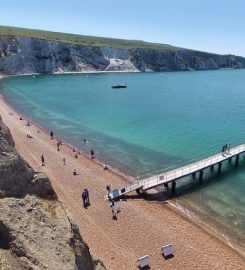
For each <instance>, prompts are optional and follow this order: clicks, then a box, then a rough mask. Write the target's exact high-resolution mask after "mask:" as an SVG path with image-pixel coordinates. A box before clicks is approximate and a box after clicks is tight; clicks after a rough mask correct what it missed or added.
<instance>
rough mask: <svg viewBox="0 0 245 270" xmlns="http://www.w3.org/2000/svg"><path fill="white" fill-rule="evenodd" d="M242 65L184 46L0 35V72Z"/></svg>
mask: <svg viewBox="0 0 245 270" xmlns="http://www.w3.org/2000/svg"><path fill="white" fill-rule="evenodd" d="M219 68H245V58H243V57H236V56H232V55H218V54H211V53H205V52H199V51H193V50H187V49H175V50H168V49H142V48H135V49H122V48H111V47H96V46H84V45H76V44H70V43H61V42H56V41H50V40H43V39H38V38H31V37H23V36H4V35H3V36H0V74H1V73H2V74H24V73H26V74H28V73H54V72H66V71H67V72H68V71H69V72H72V71H106V70H109V71H178V70H206V69H219Z"/></svg>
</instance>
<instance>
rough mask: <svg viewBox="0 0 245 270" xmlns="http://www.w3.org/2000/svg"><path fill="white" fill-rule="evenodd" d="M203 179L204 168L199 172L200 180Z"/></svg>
mask: <svg viewBox="0 0 245 270" xmlns="http://www.w3.org/2000/svg"><path fill="white" fill-rule="evenodd" d="M202 179H203V170H201V171H200V173H199V182H200V183H201V182H202Z"/></svg>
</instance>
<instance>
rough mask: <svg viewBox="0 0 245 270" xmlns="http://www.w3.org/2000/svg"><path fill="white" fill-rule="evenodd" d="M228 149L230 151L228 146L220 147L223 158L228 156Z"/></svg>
mask: <svg viewBox="0 0 245 270" xmlns="http://www.w3.org/2000/svg"><path fill="white" fill-rule="evenodd" d="M230 149H231V145H230V144H225V145H223V146H222V149H221V153H222V155H223V156H225V155H230Z"/></svg>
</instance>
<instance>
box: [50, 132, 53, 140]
mask: <svg viewBox="0 0 245 270" xmlns="http://www.w3.org/2000/svg"><path fill="white" fill-rule="evenodd" d="M50 138H51V140H53V138H54V133H53V131H52V130H51V131H50Z"/></svg>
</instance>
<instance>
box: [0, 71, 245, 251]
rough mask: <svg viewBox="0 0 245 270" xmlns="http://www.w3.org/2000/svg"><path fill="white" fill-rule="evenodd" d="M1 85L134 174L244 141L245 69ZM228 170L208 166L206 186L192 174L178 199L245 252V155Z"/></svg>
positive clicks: (59, 129) (66, 135) (59, 131)
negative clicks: (215, 170) (219, 171)
mask: <svg viewBox="0 0 245 270" xmlns="http://www.w3.org/2000/svg"><path fill="white" fill-rule="evenodd" d="M116 83H126V84H127V88H126V89H112V88H111V85H112V84H116ZM0 89H1V93H2V94H3V95H4V96H5V98H6V99H7V100H8V101H9V102H10V103H11V104H12V105H13V106H14V107H16V108H17V109H18V110H19V111H20V112H21V113H23V114H24V115H26V116H28V117H29V118H31V119H32V120H34V121H36V122H37V123H38V124H40V125H41V126H43V127H45V128H46V129H48V130H51V129H52V130H53V131H54V133H55V134H56V135H58V136H60V137H62V138H63V139H64V140H66V141H68V142H70V143H71V144H73V145H75V146H77V147H80V148H81V149H83V150H86V151H89V150H90V149H91V148H93V149H94V150H95V151H96V152H97V156H98V158H99V159H100V160H102V161H103V162H105V163H108V164H110V165H111V166H114V167H116V168H118V169H120V170H121V171H123V172H125V173H128V174H130V175H132V176H137V175H139V176H140V177H143V176H145V175H151V174H153V173H155V172H157V171H161V170H168V169H172V168H174V167H178V166H181V165H185V164H186V163H190V162H192V161H195V160H198V159H201V158H204V157H208V156H209V155H212V154H216V153H217V152H219V151H220V150H221V147H222V146H223V145H224V144H226V143H230V144H231V146H235V145H238V144H241V143H245V70H221V71H203V72H202V71H199V72H172V73H110V74H109V73H108V74H89V75H86V74H80V75H59V76H55V75H45V76H34V77H33V76H23V77H12V78H8V79H5V80H2V81H0ZM84 138H86V139H88V144H86V145H84V144H83V139H84ZM233 163H234V162H233ZM222 172H223V173H222V175H221V176H220V177H217V176H216V174H215V173H212V174H211V173H210V172H209V171H205V173H204V174H205V176H204V183H203V184H202V185H201V186H200V185H199V184H198V181H197V180H193V179H192V180H191V179H188V178H186V180H185V181H184V182H183V183H182V184H181V185H179V184H177V195H181V196H178V197H177V199H175V200H176V201H178V202H180V203H181V205H184V206H186V207H187V208H188V209H189V210H191V212H192V213H195V214H196V215H197V216H198V217H199V218H200V219H201V220H203V221H205V222H207V220H208V221H209V222H208V224H210V225H211V227H212V228H215V230H218V231H219V233H222V234H224V235H226V237H227V239H230V240H232V243H233V244H234V243H235V245H237V244H239V246H240V248H242V249H243V250H244V248H245V236H244V235H245V232H244V230H245V229H244V228H245V158H243V157H242V158H241V159H240V162H239V166H238V167H237V168H235V167H234V164H228V163H227V164H224V166H223V171H222ZM237 240H239V241H237ZM237 242H239V243H237Z"/></svg>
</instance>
